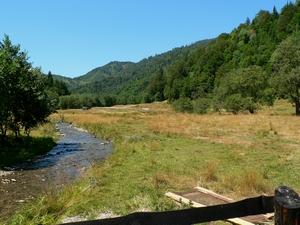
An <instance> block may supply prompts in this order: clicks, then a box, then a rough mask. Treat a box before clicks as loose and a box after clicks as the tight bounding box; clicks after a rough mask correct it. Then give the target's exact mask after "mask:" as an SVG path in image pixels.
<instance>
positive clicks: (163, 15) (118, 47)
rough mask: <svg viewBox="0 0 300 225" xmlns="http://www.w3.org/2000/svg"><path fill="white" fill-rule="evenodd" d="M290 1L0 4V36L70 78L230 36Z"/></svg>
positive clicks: (29, 0)
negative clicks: (262, 11)
mask: <svg viewBox="0 0 300 225" xmlns="http://www.w3.org/2000/svg"><path fill="white" fill-rule="evenodd" d="M286 2H287V0H214V1H211V0H47V1H46V0H43V1H41V0H26V1H23V0H0V3H1V6H0V7H1V12H0V35H1V36H2V37H3V34H8V35H9V36H10V38H11V39H12V41H13V42H14V43H18V44H21V48H22V49H23V50H26V51H28V54H29V56H30V61H31V62H33V63H34V66H41V67H42V69H43V71H45V72H48V71H49V70H51V71H52V72H53V73H56V74H61V75H66V76H70V77H74V76H78V75H82V74H85V73H86V72H88V71H89V70H91V69H93V68H95V67H98V66H101V65H104V64H106V63H108V62H110V61H114V60H119V61H134V62H137V61H139V60H141V59H143V58H145V57H148V56H150V55H154V54H157V53H162V52H164V51H167V50H170V49H172V48H174V47H179V46H182V45H186V44H190V43H193V42H195V41H198V40H202V39H206V38H213V37H216V36H218V34H220V33H222V32H230V31H231V30H232V29H233V28H234V27H236V26H237V25H239V24H240V23H241V22H244V21H245V20H246V18H247V17H249V18H251V19H252V18H253V17H254V16H255V15H256V13H257V12H258V11H259V10H260V9H266V10H272V8H273V6H274V5H275V6H276V7H277V9H278V11H279V10H280V9H281V8H282V6H283V5H284V4H286Z"/></svg>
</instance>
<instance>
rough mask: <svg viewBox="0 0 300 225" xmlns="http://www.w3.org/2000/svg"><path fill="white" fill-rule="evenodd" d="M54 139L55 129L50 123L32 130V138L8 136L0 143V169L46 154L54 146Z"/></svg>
mask: <svg viewBox="0 0 300 225" xmlns="http://www.w3.org/2000/svg"><path fill="white" fill-rule="evenodd" d="M55 138H56V135H55V128H54V125H53V124H50V123H48V124H45V125H43V126H40V127H38V128H36V129H35V130H33V132H32V136H21V137H18V138H15V137H13V136H8V137H7V138H6V139H5V140H4V141H2V142H0V149H1V151H0V169H1V168H3V167H7V166H12V165H13V164H16V163H22V162H24V161H27V160H31V159H33V158H34V157H36V156H38V155H42V154H45V153H47V152H48V151H50V150H51V149H52V148H53V147H54V146H55V140H54V139H55Z"/></svg>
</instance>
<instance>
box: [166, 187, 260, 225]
mask: <svg viewBox="0 0 300 225" xmlns="http://www.w3.org/2000/svg"><path fill="white" fill-rule="evenodd" d="M165 195H166V196H167V197H169V198H172V199H173V200H175V201H177V202H180V203H184V204H188V205H190V206H191V207H195V208H200V207H206V205H203V204H200V203H198V202H194V201H192V200H190V199H187V198H185V197H182V196H180V195H177V194H175V193H172V192H167V193H166V194H165ZM226 220H227V221H229V222H231V223H234V224H238V225H255V224H253V223H250V222H248V221H245V220H243V219H240V218H231V219H226Z"/></svg>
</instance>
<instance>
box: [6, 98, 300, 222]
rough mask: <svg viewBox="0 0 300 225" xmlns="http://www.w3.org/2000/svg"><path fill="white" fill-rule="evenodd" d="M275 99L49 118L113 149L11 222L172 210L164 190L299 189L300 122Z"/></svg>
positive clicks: (245, 192) (240, 192)
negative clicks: (198, 110) (249, 108)
mask: <svg viewBox="0 0 300 225" xmlns="http://www.w3.org/2000/svg"><path fill="white" fill-rule="evenodd" d="M292 114H293V108H292V106H291V105H289V104H288V103H286V102H283V101H280V102H277V104H276V105H275V106H274V107H272V108H264V109H262V110H261V111H260V112H259V113H257V114H255V115H250V114H240V115H230V114H208V115H194V114H182V113H175V112H174V111H173V110H172V109H171V108H170V106H169V105H168V104H167V103H156V104H155V103H154V104H144V105H133V106H119V107H112V108H93V109H91V110H88V111H82V110H65V111H60V112H59V113H58V114H55V115H53V116H52V119H53V120H60V119H63V120H65V121H68V122H72V123H74V124H76V125H77V126H80V127H83V128H85V129H87V130H89V131H90V132H91V133H93V134H95V135H96V136H98V137H101V138H105V139H107V140H111V141H113V144H114V153H113V155H112V156H111V157H110V158H109V159H108V160H107V161H105V162H104V163H100V164H97V165H94V166H93V167H92V168H91V169H90V170H89V172H88V173H87V175H86V176H85V177H84V178H83V179H80V181H78V182H76V183H75V184H74V185H72V186H70V187H67V188H66V189H65V190H63V191H62V192H61V193H60V194H59V195H58V196H54V195H49V196H46V197H43V198H41V199H40V200H39V201H38V202H35V203H34V204H32V205H28V206H26V207H25V208H24V209H23V210H21V211H20V213H18V214H16V215H15V216H14V217H13V218H12V220H11V221H10V223H11V224H37V223H43V224H53V223H55V222H57V221H59V220H60V219H62V218H64V217H65V216H72V215H78V214H82V215H84V216H87V217H89V218H93V217H95V216H97V215H99V213H100V212H113V213H114V214H118V215H121V214H128V213H130V212H133V211H148V210H151V211H158V210H167V209H171V208H175V207H176V206H175V205H174V204H173V202H172V201H170V200H169V199H167V198H166V197H164V193H165V192H166V191H180V190H185V189H189V188H191V187H194V186H196V185H200V186H204V187H206V188H209V189H212V190H214V191H216V192H219V193H222V194H225V195H227V196H229V197H232V198H235V199H241V198H243V197H249V196H254V195H259V194H262V193H268V194H272V192H273V189H274V188H275V187H276V186H278V185H281V184H285V185H289V186H291V187H293V188H295V189H296V190H298V191H299V190H300V181H299V180H300V173H299V171H300V141H299V140H300V120H299V118H298V117H296V116H293V115H292Z"/></svg>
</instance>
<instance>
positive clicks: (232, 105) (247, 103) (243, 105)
mask: <svg viewBox="0 0 300 225" xmlns="http://www.w3.org/2000/svg"><path fill="white" fill-rule="evenodd" d="M224 108H225V109H226V110H227V111H228V112H232V113H233V114H237V113H238V112H241V111H245V110H247V111H249V112H250V113H255V111H256V110H257V108H258V105H257V104H256V103H255V102H254V100H253V99H252V98H250V97H246V98H244V97H242V96H241V95H240V94H234V95H230V96H229V97H227V98H226V99H225V102H224Z"/></svg>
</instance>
